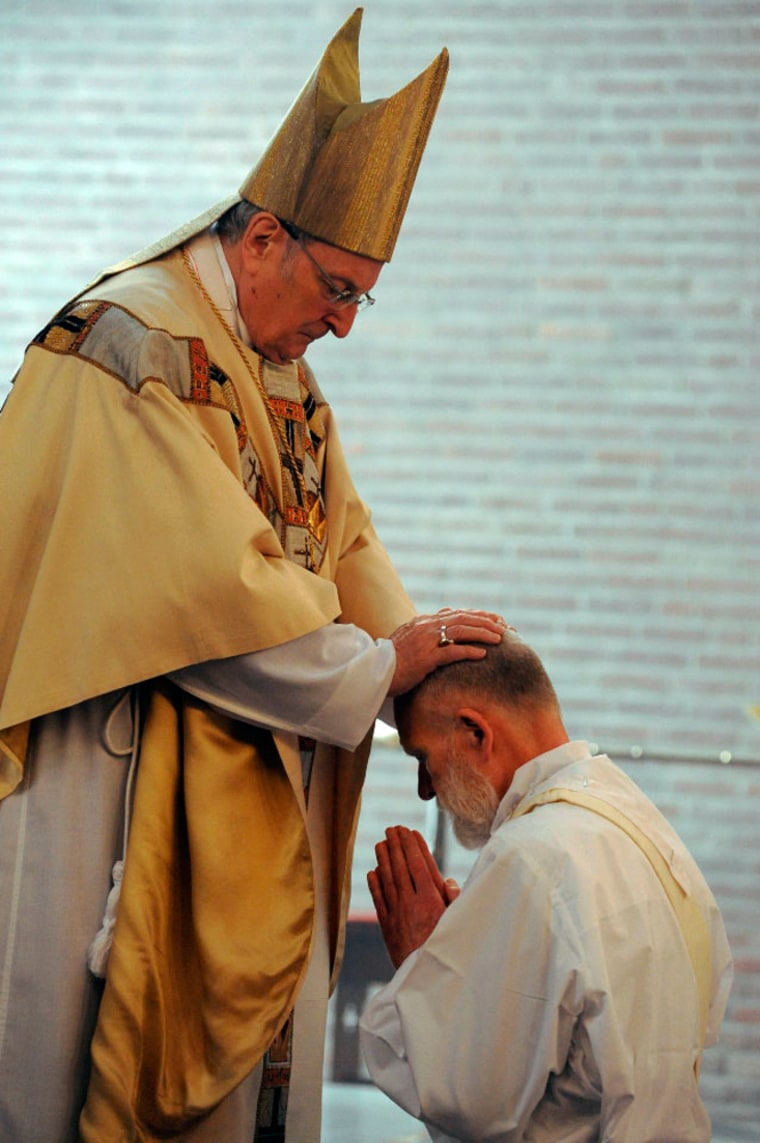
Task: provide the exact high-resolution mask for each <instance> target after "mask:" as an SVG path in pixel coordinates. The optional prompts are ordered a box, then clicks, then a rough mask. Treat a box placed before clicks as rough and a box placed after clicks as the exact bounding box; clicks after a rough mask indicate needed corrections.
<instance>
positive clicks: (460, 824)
mask: <svg viewBox="0 0 760 1143" xmlns="http://www.w3.org/2000/svg"><path fill="white" fill-rule="evenodd" d="M448 761H449V768H448V772H447V774H446V778H445V780H444V781H443V782H440V781H439V782H438V794H437V800H438V804H439V806H440V807H441V809H443V810H445V811H446V813H447V814H448V815H449V817H450V818H451V826H452V829H453V830H454V836H455V838H456V839H457V841H458V842H459V844H460V845H461V846H463V847H464V848H465V849H482V847H483V846H484V845H485V843H486V842H487V841H488V839H489V837H490V836H491V823H492V822H493V819H494V817H495V816H496V811H497V809H498V808H499V798H498V795H497V793H496V791H495V790H494V788H493V786H492V785H491V783H490V782H489V781H488V779H487V778H484V777H483V775H482V774H480V773H479V772H478V771H477V770H473V768H472V767H471V766H469V765H468V764H467V762H465V761H464V759H463V758H462V757H461V756H459V755H457V754H456V753H455V751H454V749H453V747H450V748H449V759H448Z"/></svg>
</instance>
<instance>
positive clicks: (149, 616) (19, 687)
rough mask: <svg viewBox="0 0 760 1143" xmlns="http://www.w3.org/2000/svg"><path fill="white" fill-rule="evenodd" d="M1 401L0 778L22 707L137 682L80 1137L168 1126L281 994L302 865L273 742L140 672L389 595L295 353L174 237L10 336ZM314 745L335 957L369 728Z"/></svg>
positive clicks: (380, 602) (76, 699) (288, 1003)
mask: <svg viewBox="0 0 760 1143" xmlns="http://www.w3.org/2000/svg"><path fill="white" fill-rule="evenodd" d="M11 410H12V412H13V418H12V423H13V431H12V432H11V431H10V430H7V431H6V432H5V433H4V434H3V421H5V422H9V423H10V421H11V418H10V417H5V416H4V417H3V418H0V447H1V448H2V451H3V457H4V460H5V463H6V471H7V472H8V473H9V474H10V478H9V479H7V480H6V481H4V482H3V485H2V487H0V518H2V520H3V543H2V545H0V574H2V575H4V577H5V579H4V582H6V583H14V584H16V585H17V588H16V590H15V591H14V593H13V597H12V598H11V599H7V600H6V601H5V602H6V606H5V608H4V618H3V620H2V623H3V627H2V630H1V631H0V685H1V686H2V702H1V703H0V746H1V747H2V750H0V756H2V768H0V796H4V795H6V794H8V793H10V792H11V791H12V790H13V788H14V787H15V786H16V784H17V783H18V782H19V781H20V779H21V776H22V773H23V766H24V754H25V741H26V733H27V729H28V725H29V722H30V720H33V719H36V718H40V717H42V716H44V715H46V714H47V713H49V712H53V711H57V710H61V709H64V708H67V707H72V706H75V705H76V704H79V703H83V702H85V701H86V700H88V699H91V698H94V697H95V696H97V695H102V694H106V693H109V692H111V691H115V690H117V689H119V688H123V687H139V693H140V709H141V712H142V714H141V719H140V721H141V724H142V733H141V739H140V746H139V765H138V770H137V780H136V787H135V800H134V808H133V813H132V819H131V826H130V834H129V844H128V850H127V858H126V863H125V870H124V880H123V885H122V895H121V901H120V905H119V911H118V916H117V921H116V927H115V931H114V941H113V948H112V951H111V959H110V962H109V966H108V976H107V982H106V987H105V992H104V996H103V1000H102V1003H101V1007H100V1014H99V1019H98V1026H97V1030H96V1033H95V1037H94V1040H93V1048H92V1060H93V1063H92V1075H91V1081H90V1088H89V1094H88V1098H87V1103H86V1105H85V1110H84V1113H83V1116H82V1121H81V1137H82V1140H83V1141H84V1143H117V1141H120V1140H126V1139H132V1140H140V1141H152V1140H158V1139H166V1138H171V1137H172V1136H173V1135H176V1134H179V1133H181V1132H182V1131H183V1130H188V1129H190V1128H191V1127H192V1125H193V1124H194V1123H196V1122H199V1121H200V1120H201V1119H202V1118H203V1117H204V1116H205V1115H206V1114H207V1113H208V1112H209V1111H210V1110H212V1109H213V1108H214V1107H215V1106H216V1105H217V1104H218V1103H219V1102H220V1101H221V1100H222V1099H224V1097H225V1096H227V1095H228V1093H230V1092H232V1091H233V1089H234V1088H236V1087H237V1085H238V1084H240V1083H241V1081H242V1080H243V1079H244V1078H245V1077H246V1076H247V1075H248V1074H249V1073H250V1072H251V1070H252V1069H253V1067H254V1066H255V1065H256V1064H257V1062H258V1061H259V1060H260V1059H261V1057H262V1055H263V1053H264V1051H265V1050H266V1048H267V1047H268V1046H269V1044H270V1043H271V1041H272V1039H273V1037H274V1036H275V1034H276V1033H277V1032H278V1031H279V1029H280V1028H281V1026H282V1024H283V1023H284V1021H285V1019H286V1017H287V1016H288V1014H289V1013H290V1011H291V1010H292V1007H293V1003H294V1000H295V997H296V995H297V993H298V991H299V988H300V986H301V983H302V981H303V979H304V975H305V972H306V968H307V966H308V961H309V955H310V949H311V945H312V940H313V926H314V904H315V887H314V874H313V864H312V856H311V851H310V844H309V837H308V833H307V827H306V807H305V800H304V794H303V789H302V779H301V770H300V760H299V758H298V751H297V748H295V747H293V748H290V747H289V746H288V743H287V742H286V741H285V739H286V738H287V736H279V735H278V736H276V739H275V738H274V737H273V736H272V735H271V734H269V733H268V732H266V731H264V730H260V729H256V728H254V727H251V726H248V725H245V724H242V723H240V722H236V721H233V720H232V719H230V718H228V717H227V716H225V715H222V714H220V713H218V712H216V711H214V710H212V709H210V708H209V707H207V706H205V705H204V704H202V703H201V702H198V701H196V700H194V699H192V698H190V697H189V696H188V695H187V694H185V693H184V692H181V691H180V690H179V689H177V688H175V687H174V686H173V685H172V684H171V683H169V682H168V681H166V680H162V678H161V677H162V676H164V675H166V674H167V673H168V672H171V671H173V670H178V669H180V668H182V667H185V666H189V665H192V664H195V663H200V662H204V661H207V660H212V659H220V658H226V657H229V656H232V655H236V654H243V653H247V652H251V651H256V650H259V649H263V648H267V647H272V646H276V645H279V644H282V643H285V642H287V641H289V640H292V639H294V638H296V637H298V636H301V635H304V634H306V633H308V632H311V631H314V630H316V629H317V628H319V627H321V626H323V625H324V624H326V623H330V622H331V621H333V620H341V621H344V622H350V623H355V624H357V625H358V626H360V627H362V628H363V629H364V630H366V631H367V632H368V633H369V634H370V635H371V636H372V637H375V638H377V637H381V636H387V635H389V634H390V632H391V631H392V630H394V629H395V628H396V627H397V626H398V625H399V624H400V623H402V622H404V621H405V620H406V619H408V618H409V617H410V616H411V615H412V614H413V611H414V609H413V607H412V605H411V603H410V601H409V599H408V597H407V596H406V594H405V592H404V591H403V588H402V587H401V585H400V583H399V581H398V578H397V576H396V573H395V571H394V570H393V568H392V565H391V564H390V561H389V560H388V557H387V555H386V553H385V551H384V549H383V548H382V546H381V545H380V543H379V541H378V539H377V537H376V535H375V533H374V530H373V528H372V525H371V523H370V519H369V513H368V511H367V509H366V507H365V506H364V504H363V503H362V502H361V500H360V499H359V497H358V496H357V494H356V491H355V489H354V488H353V485H352V483H351V480H350V477H349V475H348V472H347V469H346V465H345V460H344V457H343V454H342V451H341V448H340V444H339V441H338V439H337V435H336V431H335V428H334V425H333V422H332V418H331V413H330V409H329V407H328V406H327V405H326V403H325V402H324V399H323V398H322V396H321V394H320V392H319V389H318V388H317V386H316V383H315V381H314V379H313V377H312V376H311V374H310V373H309V371H308V369H307V367H306V365H305V363H304V362H302V361H301V362H293V363H291V364H289V365H287V366H275V365H272V364H270V363H268V362H266V361H264V360H262V359H261V358H260V357H259V356H258V355H257V354H256V353H255V352H253V351H252V350H250V349H248V348H247V347H246V346H245V345H243V344H242V342H240V341H239V340H238V339H237V337H236V336H235V335H234V334H233V333H232V332H231V330H230V329H229V328H228V327H227V325H226V324H225V322H224V321H223V320H222V317H221V314H220V313H219V311H218V310H217V309H216V308H215V307H214V305H213V303H212V302H211V301H210V299H209V298H208V296H206V295H205V294H204V292H203V289H202V287H201V284H200V281H199V280H198V279H197V276H196V275H195V274H194V273H193V266H192V263H191V261H190V259H189V257H188V255H187V252H186V251H184V250H183V249H175V250H173V251H171V252H170V253H169V254H167V255H165V256H164V257H163V258H161V259H159V260H157V261H154V262H149V263H147V264H144V265H140V266H138V267H136V268H134V269H130V270H128V271H125V272H123V273H120V274H118V275H116V276H115V277H112V278H110V279H106V280H105V281H104V282H101V283H100V284H99V285H98V287H97V296H84V297H82V298H79V299H77V300H76V301H75V302H74V303H73V304H72V305H71V306H70V307H69V308H67V309H66V310H64V311H62V312H61V314H59V315H58V316H57V318H56V319H54V321H53V322H52V323H51V324H50V325H49V326H48V327H47V328H46V329H45V330H43V331H42V333H41V334H40V335H39V336H38V337H37V338H36V339H35V342H34V343H33V345H32V346H31V347H30V349H29V350H28V352H27V356H26V359H25V363H24V365H23V367H22V370H21V371H20V373H19V376H18V378H17V381H16V385H15V386H14V390H13V391H12V393H11V396H10V397H9V405H8V411H11ZM30 525H31V526H30ZM281 738H282V741H281ZM317 750H318V758H321V759H322V764H324V762H325V759H327V760H328V761H329V766H330V767H331V769H330V770H329V771H328V773H330V774H331V779H330V781H331V783H332V787H331V792H330V804H331V805H332V808H333V817H332V824H331V826H330V829H331V845H330V856H329V860H330V869H329V886H328V890H327V913H328V916H327V925H328V933H329V949H330V960H331V964H332V971H333V977H334V975H335V973H336V972H337V969H338V966H339V961H340V955H341V945H342V933H343V926H344V921H345V914H346V910H347V905H348V888H349V885H350V858H351V851H352V846H353V839H354V832H355V829H356V822H357V817H358V807H359V795H360V789H361V784H362V780H363V775H364V769H365V766H366V760H367V756H368V752H369V736H368V739H367V741H366V742H365V743H364V744H363V746H362V747H361V748H360V749H359V750H358V751H357V752H356V753H353V754H352V753H350V752H348V751H345V750H338V749H335V750H333V749H332V748H328V747H324V746H318V747H317ZM62 764H63V763H62Z"/></svg>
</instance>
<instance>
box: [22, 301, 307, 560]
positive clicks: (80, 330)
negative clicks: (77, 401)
mask: <svg viewBox="0 0 760 1143" xmlns="http://www.w3.org/2000/svg"><path fill="white" fill-rule="evenodd" d="M33 344H34V345H38V346H40V347H41V348H44V349H47V350H50V351H51V352H53V353H60V354H74V355H77V356H79V357H81V358H82V359H83V360H86V361H89V362H91V363H92V364H93V365H95V366H97V367H98V368H99V369H102V370H103V371H104V372H106V373H108V374H110V375H111V376H112V377H114V378H117V379H118V380H119V381H121V382H123V383H124V384H125V385H127V386H128V388H130V389H131V390H132V391H133V392H135V393H139V391H140V389H141V387H142V386H143V384H145V382H146V381H159V382H161V383H162V384H164V385H166V386H167V388H168V389H170V391H171V392H172V393H174V395H175V396H176V397H178V398H179V399H180V400H181V401H183V402H186V403H188V404H193V405H205V406H210V407H212V408H217V409H223V410H224V411H225V412H227V413H228V414H229V416H230V418H231V420H232V423H233V425H234V428H235V434H236V438H237V446H238V453H239V458H240V471H241V475H242V479H243V483H244V486H245V488H246V490H247V492H248V494H249V496H251V498H252V499H253V500H254V501H255V503H256V504H257V506H258V507H259V509H260V510H261V511H262V512H263V513H264V515H265V516H266V518H267V520H268V521H269V523H270V524H271V526H272V527H273V528H274V529H275V531H276V533H277V536H278V539H279V541H280V543H281V545H282V547H283V550H284V552H285V555H286V556H287V558H288V559H290V560H292V561H293V562H295V563H298V564H300V565H301V566H302V567H305V568H307V569H308V570H310V571H314V572H317V571H319V569H320V567H321V565H322V562H323V559H324V550H325V543H326V538H327V520H326V514H325V507H324V500H323V497H322V488H321V480H320V475H319V458H318V454H319V449H320V447H321V445H322V442H323V440H324V427H323V423H322V418H321V414H320V409H319V402H318V401H317V400H316V398H315V396H314V393H313V392H312V390H311V388H310V387H309V384H308V380H307V376H306V373H305V371H304V370H303V368H302V367H301V366H300V365H299V367H298V372H297V382H296V384H295V385H293V383H292V382H290V384H289V386H288V381H285V382H283V381H282V378H281V376H279V375H278V376H277V379H276V381H275V382H274V383H269V380H268V376H267V374H266V373H265V372H264V371H263V370H262V374H260V377H259V379H257V381H258V383H259V388H260V390H261V396H262V399H263V400H264V401H265V402H266V404H267V415H268V417H269V420H270V424H271V427H272V431H273V435H274V437H275V440H276V441H277V445H278V451H279V455H280V462H281V478H282V479H281V484H282V496H281V498H280V497H279V496H278V495H277V494H276V492H275V490H274V489H273V488H272V486H271V483H270V482H269V481H268V480H267V478H266V474H265V473H264V470H263V467H262V465H261V462H260V460H259V457H258V455H257V454H256V451H255V449H254V446H253V443H252V441H251V438H250V435H249V433H248V428H247V426H246V423H245V419H244V416H243V412H242V408H241V406H240V402H239V399H238V395H237V391H236V389H235V385H234V383H233V381H232V379H231V378H230V377H229V376H228V375H227V374H226V373H225V372H224V370H222V369H221V368H220V367H219V366H218V365H216V364H215V363H214V362H213V361H211V360H210V359H209V356H208V352H207V350H206V345H205V343H204V341H203V340H202V339H201V338H196V337H174V336H172V334H170V333H169V332H168V331H166V330H162V329H153V328H151V327H150V326H147V325H145V323H143V322H141V321H140V320H139V319H138V318H136V317H135V316H134V315H133V314H130V313H129V312H127V311H126V310H124V309H122V308H121V307H120V306H117V305H115V304H113V303H111V302H99V301H85V302H77V303H75V305H73V306H72V307H70V308H69V309H68V310H66V311H63V312H62V313H59V314H58V315H56V317H55V318H54V319H53V320H52V321H51V322H50V323H49V324H48V325H47V326H45V328H44V329H43V330H42V331H41V332H40V333H39V334H38V335H37V336H36V337H35V338H34V341H33ZM262 375H263V380H262ZM288 380H289V379H288ZM283 384H285V386H286V389H287V388H288V387H289V389H290V390H291V391H284V392H282V391H280V387H281V386H282V385H283ZM268 386H269V387H268ZM270 389H271V391H270Z"/></svg>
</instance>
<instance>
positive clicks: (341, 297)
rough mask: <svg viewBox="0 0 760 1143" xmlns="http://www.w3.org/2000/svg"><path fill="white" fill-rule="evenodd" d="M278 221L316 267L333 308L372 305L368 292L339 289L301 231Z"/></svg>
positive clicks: (366, 307) (364, 307) (374, 300)
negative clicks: (307, 243) (358, 292)
mask: <svg viewBox="0 0 760 1143" xmlns="http://www.w3.org/2000/svg"><path fill="white" fill-rule="evenodd" d="M279 221H280V226H281V227H282V229H283V230H284V231H285V232H286V234H289V235H290V237H291V238H292V239H293V241H294V242H297V243H298V245H299V246H300V247H301V249H302V250H303V252H304V254H305V255H306V257H307V258H308V259H309V261H310V262H311V263H313V265H314V266H315V267H316V269H317V272H318V274H319V276H320V278H321V279H322V281H323V282H324V283H325V285H326V286H327V288H328V289H329V291H330V305H331V306H332V307H333V308H334V309H336V310H346V309H348V307H349V306H356V308H357V310H366V309H368V308H369V307H370V306H374V304H375V302H376V301H377V299H376V298H373V297H372V295H371V294H370V293H366V294H356V293H354V291H353V290H343V289H341V287H340V286H339V285H338V283H337V282H336V281H335V279H334V278H333V277H331V276H330V274H328V273H327V270H325V268H324V266H321V265H320V264H319V262H318V261H317V259H316V258H315V257H314V255H313V254H312V253H311V252H310V250H309V248H308V246H307V245H306V242H305V235H304V233H303V231H302V230H299V229H298V227H296V226H293V225H292V223H290V222H283V220H282V219H280V220H279Z"/></svg>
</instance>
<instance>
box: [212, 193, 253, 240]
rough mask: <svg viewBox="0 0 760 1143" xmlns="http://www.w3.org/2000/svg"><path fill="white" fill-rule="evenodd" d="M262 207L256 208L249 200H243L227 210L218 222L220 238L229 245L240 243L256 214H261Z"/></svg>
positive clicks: (217, 227)
mask: <svg viewBox="0 0 760 1143" xmlns="http://www.w3.org/2000/svg"><path fill="white" fill-rule="evenodd" d="M261 210H262V207H260V206H255V205H254V204H253V203H252V202H248V200H247V199H244V198H243V199H241V200H240V202H236V203H235V205H234V206H231V207H230V208H229V210H225V212H224V214H223V215H222V216H221V218H218V219H217V221H216V232H217V234H218V235H219V237H220V238H221V239H222V240H223V241H225V242H229V243H235V242H239V241H240V239H241V238H242V237H243V235H244V234H245V232H246V229H247V227H248V223H249V222H250V221H251V219H252V218H253V216H254V215H255V214H260V213H261Z"/></svg>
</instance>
